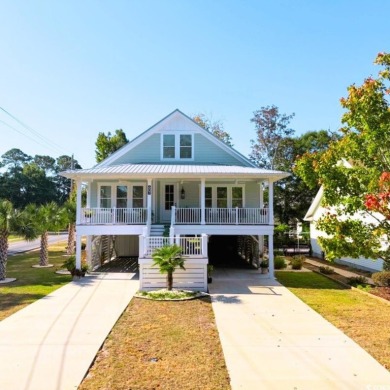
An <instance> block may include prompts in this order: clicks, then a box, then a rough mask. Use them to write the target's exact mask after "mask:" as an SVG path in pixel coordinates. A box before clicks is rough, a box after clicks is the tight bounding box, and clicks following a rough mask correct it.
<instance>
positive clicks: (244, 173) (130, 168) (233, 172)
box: [60, 164, 290, 181]
mask: <svg viewBox="0 0 390 390" xmlns="http://www.w3.org/2000/svg"><path fill="white" fill-rule="evenodd" d="M60 174H61V175H62V176H64V177H67V178H69V179H95V178H105V179H107V178H112V177H115V178H120V179H125V178H127V179H128V178H129V177H131V178H132V179H133V178H134V179H145V178H170V179H171V178H177V179H183V178H188V179H189V178H201V177H205V178H210V177H212V178H218V179H221V178H240V179H244V178H251V179H255V178H258V179H271V180H272V181H277V180H280V179H284V178H285V177H288V176H290V174H289V173H287V172H282V171H273V170H267V169H261V168H251V167H242V166H231V165H230V166H226V165H163V164H121V165H113V166H109V167H95V168H90V169H79V170H73V171H71V170H69V171H65V172H61V173H60Z"/></svg>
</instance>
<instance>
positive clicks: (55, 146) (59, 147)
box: [0, 107, 63, 153]
mask: <svg viewBox="0 0 390 390" xmlns="http://www.w3.org/2000/svg"><path fill="white" fill-rule="evenodd" d="M0 110H1V111H3V112H4V113H5V114H7V115H8V116H10V117H11V118H12V119H13V120H15V121H16V122H18V123H19V124H20V125H21V126H23V127H24V128H25V129H26V130H28V131H30V133H32V134H33V135H36V136H37V137H39V138H40V139H41V140H42V141H43V142H45V143H46V145H47V146H49V147H50V148H52V149H53V148H55V149H57V151H60V152H61V153H63V148H62V146H60V145H58V144H56V143H55V142H53V141H51V140H50V139H49V138H47V137H44V136H43V135H42V134H40V133H39V132H38V131H36V130H34V129H33V128H32V127H31V126H28V125H27V124H25V123H24V122H22V121H21V120H20V119H18V118H17V117H16V116H15V115H12V114H11V113H10V112H8V111H7V110H6V109H4V108H3V107H0ZM3 123H5V122H3ZM6 125H7V126H8V127H11V128H12V129H13V130H16V129H15V128H14V127H12V126H10V125H8V124H6ZM16 131H18V130H16ZM18 132H19V133H20V131H18ZM24 135H26V136H27V137H28V135H27V134H24ZM29 138H30V139H32V138H31V137H29ZM34 141H35V142H37V141H36V140H35V139H34ZM38 143H39V142H38ZM40 145H41V146H44V145H42V144H40Z"/></svg>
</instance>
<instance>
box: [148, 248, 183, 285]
mask: <svg viewBox="0 0 390 390" xmlns="http://www.w3.org/2000/svg"><path fill="white" fill-rule="evenodd" d="M152 258H153V261H154V263H153V266H154V265H157V266H158V267H159V268H160V272H161V273H162V274H167V290H169V291H170V290H172V287H173V273H174V272H175V270H176V268H177V267H180V268H181V269H184V270H185V268H184V262H185V259H184V258H183V257H182V255H181V247H180V246H179V245H176V244H173V245H166V246H163V247H161V248H158V249H156V250H155V251H154V252H153V254H152Z"/></svg>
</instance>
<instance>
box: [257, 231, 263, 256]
mask: <svg viewBox="0 0 390 390" xmlns="http://www.w3.org/2000/svg"><path fill="white" fill-rule="evenodd" d="M258 240H259V255H261V256H263V254H264V236H258Z"/></svg>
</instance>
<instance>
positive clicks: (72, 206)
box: [63, 199, 76, 255]
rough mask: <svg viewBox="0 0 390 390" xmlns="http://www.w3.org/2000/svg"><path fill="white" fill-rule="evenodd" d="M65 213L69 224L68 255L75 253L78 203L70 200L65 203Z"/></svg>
mask: <svg viewBox="0 0 390 390" xmlns="http://www.w3.org/2000/svg"><path fill="white" fill-rule="evenodd" d="M63 207H64V212H65V216H66V220H67V222H68V246H67V248H66V254H67V255H74V253H75V249H76V248H75V245H74V240H75V229H76V203H75V202H74V201H73V200H71V199H69V200H67V201H66V202H65V203H64V206H63Z"/></svg>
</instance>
